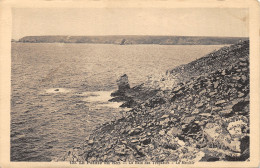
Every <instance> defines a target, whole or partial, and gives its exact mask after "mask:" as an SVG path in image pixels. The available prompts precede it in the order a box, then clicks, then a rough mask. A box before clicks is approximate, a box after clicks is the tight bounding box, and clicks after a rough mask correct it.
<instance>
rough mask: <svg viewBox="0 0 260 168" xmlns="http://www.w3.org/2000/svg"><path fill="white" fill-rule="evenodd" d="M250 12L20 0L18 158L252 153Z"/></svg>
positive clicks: (194, 158)
mask: <svg viewBox="0 0 260 168" xmlns="http://www.w3.org/2000/svg"><path fill="white" fill-rule="evenodd" d="M249 13H250V10H249V8H246V7H245V8H227V7H224V8H217V7H216V8H203V7H196V8H192V7H190V8H188V7H186V8H162V7H153V8H144V7H135V8H132V7H113V6H111V7H104V8H103V7H99V8H93V7H88V8H85V7H84V8H83V7H82V8H74V7H69V8H61V7H34V8H28V7H19V8H12V9H11V15H12V19H11V21H12V25H11V39H10V42H9V43H10V50H11V55H10V57H11V65H10V73H11V76H10V85H11V86H10V100H9V102H10V162H15V163H20V162H27V163H34V162H50V163H53V164H55V163H59V162H61V163H67V164H68V165H74V164H89V165H102V164H103V165H111V166H116V165H126V166H127V165H135V166H138V165H148V166H149V165H150V166H158V165H161V166H163V165H164V166H167V165H169V164H174V165H184V166H185V165H193V164H198V163H199V164H203V163H205V164H207V163H219V162H221V163H229V162H231V163H236V162H238V163H240V162H242V163H250V161H252V160H251V156H252V151H251V150H250V149H251V148H250V147H252V146H251V143H250V142H252V141H250V140H251V136H252V132H251V129H252V128H251V127H250V123H251V113H252V112H251V109H252V108H251V101H252V98H251V96H250V95H251V92H254V90H252V89H250V88H251V87H250V86H251V82H252V81H251V80H250V78H251V66H250V65H251V59H250V58H251V57H250V54H251V48H250V45H251V40H250V38H249V37H250V36H249V33H250V31H249V19H250V18H249V16H250V15H249ZM255 100H256V99H255ZM258 125H259V123H258ZM258 125H257V127H258Z"/></svg>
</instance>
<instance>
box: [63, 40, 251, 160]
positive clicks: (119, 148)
mask: <svg viewBox="0 0 260 168" xmlns="http://www.w3.org/2000/svg"><path fill="white" fill-rule="evenodd" d="M224 51H226V52H225V53H224ZM218 54H219V57H217V55H218ZM209 60H212V62H211V63H210V61H209ZM248 60H249V42H248V41H245V42H240V43H238V44H236V45H233V46H231V47H228V48H223V49H221V50H219V51H216V52H214V53H211V54H210V55H208V56H206V57H204V58H202V59H200V60H197V61H195V62H192V63H190V64H188V65H186V66H185V65H184V66H182V67H183V68H180V67H177V69H174V70H172V71H171V73H170V74H173V73H175V72H179V73H181V75H180V74H174V75H175V76H176V75H177V76H178V78H177V80H176V78H171V77H168V78H164V79H160V80H158V82H157V85H156V86H154V83H151V82H150V83H149V84H143V85H140V86H136V87H134V88H132V89H130V90H128V101H127V102H126V103H125V104H126V106H129V107H132V110H131V111H129V112H126V113H125V114H124V115H123V116H122V117H121V118H119V119H117V120H115V121H111V122H108V123H104V124H103V125H102V126H100V127H99V128H97V129H96V131H95V132H93V134H92V135H91V136H89V137H88V138H87V140H86V141H85V142H84V144H83V145H82V146H81V147H80V148H78V149H76V148H75V149H73V150H71V151H70V152H69V153H68V154H67V155H66V156H65V157H64V158H62V160H71V159H73V157H72V156H73V155H74V156H76V157H75V159H76V160H77V159H78V160H85V161H104V162H108V161H157V162H170V161H173V162H197V161H221V160H224V161H245V160H248V158H249V156H250V155H249V153H250V152H249V137H250V136H249V133H250V128H249V115H250V112H249V104H250V103H249V102H250V101H249V61H248ZM203 61H205V63H203ZM202 64H203V65H204V66H201V65H202ZM188 67H193V70H192V69H190V68H188ZM197 75H198V76H197ZM181 76H183V78H184V79H182V78H181ZM173 79H174V82H172V81H169V80H173ZM165 82H169V83H171V85H169V86H167V87H162V86H164V85H160V84H161V83H165ZM158 83H159V85H158ZM151 88H152V89H151Z"/></svg>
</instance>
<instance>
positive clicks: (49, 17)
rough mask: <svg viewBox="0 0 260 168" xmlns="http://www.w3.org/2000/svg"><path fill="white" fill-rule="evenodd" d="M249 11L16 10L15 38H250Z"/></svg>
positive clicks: (193, 9) (201, 9)
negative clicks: (133, 36) (156, 36)
mask: <svg viewBox="0 0 260 168" xmlns="http://www.w3.org/2000/svg"><path fill="white" fill-rule="evenodd" d="M248 34H249V33H248V10H247V9H241V8H240V9H238V8H237V9H235V8H229V9H228V8H224V9H223V8H183V9H180V8H175V9H174V8H167V9H165V8H77V9H76V8H66V9H64V8H14V9H13V10H12V38H13V39H19V38H22V37H24V36H37V35H71V36H73V35H181V36H228V37H248Z"/></svg>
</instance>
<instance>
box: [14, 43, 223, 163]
mask: <svg viewBox="0 0 260 168" xmlns="http://www.w3.org/2000/svg"><path fill="white" fill-rule="evenodd" d="M221 47H223V46H220V45H217V46H216V45H111V44H61V43H12V76H11V80H12V81H11V84H12V90H11V161H51V160H53V159H55V158H56V157H59V156H61V155H62V154H64V153H65V152H66V151H67V150H68V149H70V148H72V147H74V146H78V145H80V144H81V143H82V142H83V141H84V139H85V137H86V136H87V135H88V134H89V133H90V132H91V130H92V129H93V128H94V127H95V126H97V125H98V124H101V123H104V122H106V121H109V120H111V119H113V118H114V117H117V116H118V114H120V113H121V112H122V111H125V110H127V109H123V108H119V106H120V103H112V102H108V100H109V99H110V98H111V97H110V93H111V92H112V91H114V90H116V89H117V86H116V79H117V78H118V77H119V76H120V75H123V74H124V73H125V74H127V75H128V78H129V81H130V85H131V87H132V86H135V85H137V84H140V83H142V82H144V81H145V80H146V79H147V76H149V75H157V74H161V73H164V72H165V71H166V70H168V69H172V68H174V67H175V66H178V65H181V64H186V63H189V62H190V61H193V60H195V59H197V58H200V57H202V56H204V55H206V54H207V53H210V52H212V51H214V50H216V49H219V48H221Z"/></svg>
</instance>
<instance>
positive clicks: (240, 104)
mask: <svg viewBox="0 0 260 168" xmlns="http://www.w3.org/2000/svg"><path fill="white" fill-rule="evenodd" d="M248 104H249V101H241V102H238V103H237V104H235V105H234V106H233V107H232V110H233V111H234V112H238V111H243V110H244V108H245V107H246V106H247V105H248Z"/></svg>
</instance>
